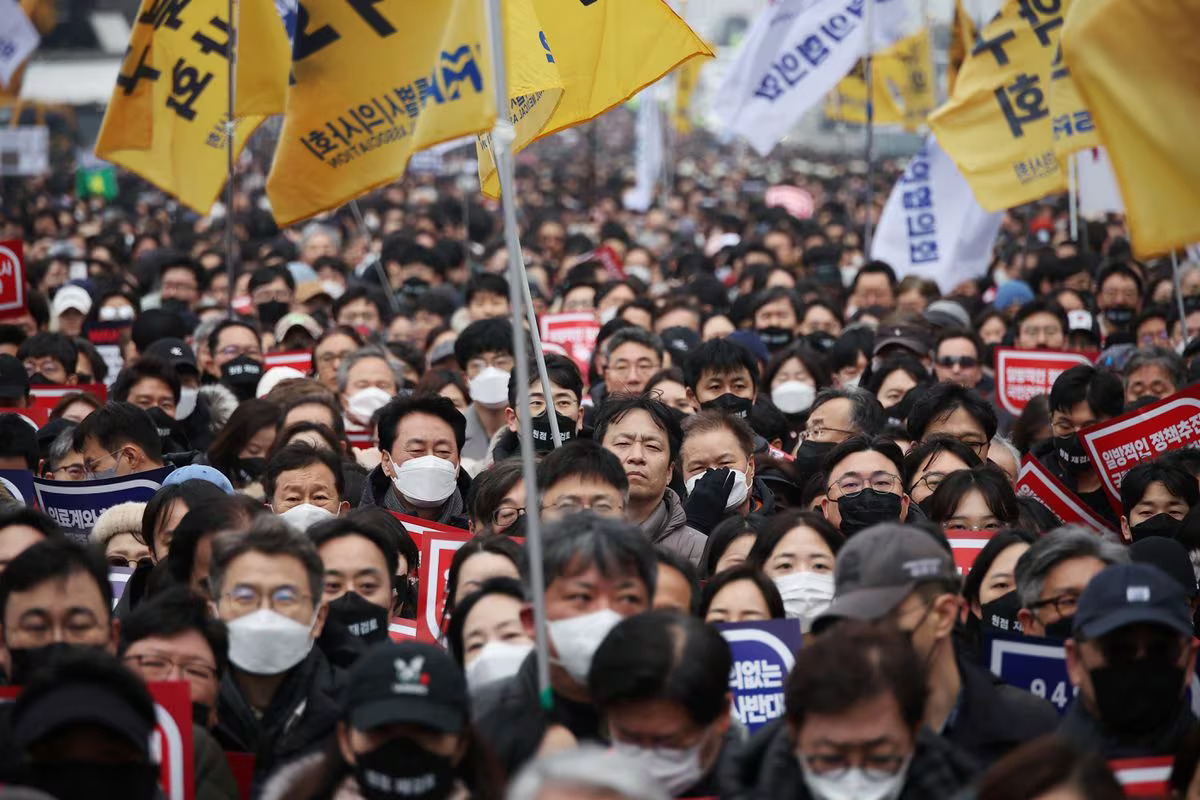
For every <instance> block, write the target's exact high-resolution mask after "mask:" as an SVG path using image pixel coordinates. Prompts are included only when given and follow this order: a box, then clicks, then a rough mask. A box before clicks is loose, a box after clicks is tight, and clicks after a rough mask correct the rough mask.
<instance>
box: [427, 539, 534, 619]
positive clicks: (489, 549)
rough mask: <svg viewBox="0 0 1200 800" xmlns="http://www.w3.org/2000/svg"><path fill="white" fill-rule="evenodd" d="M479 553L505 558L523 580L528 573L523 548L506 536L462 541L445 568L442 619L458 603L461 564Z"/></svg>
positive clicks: (527, 564)
mask: <svg viewBox="0 0 1200 800" xmlns="http://www.w3.org/2000/svg"><path fill="white" fill-rule="evenodd" d="M479 553H491V554H492V555H497V556H501V557H503V558H507V559H508V560H509V561H511V562H512V564H513V566H514V567H516V568H517V574H518V575H520V576H521V580H525V579H526V576H527V575H528V574H529V562H528V560H527V558H526V555H525V548H523V547H521V545H519V544H517V543H516V542H514V541H513V540H512V539H510V538H508V537H507V536H486V535H480V536H475V537H474V538H472V539H469V540H468V541H466V542H464V543H463V545H462V547H460V548H458V549H457V550H455V551H454V556H453V557H452V558H451V559H450V567H449V568H448V569H447V570H446V602H445V608H444V609H443V610H442V617H443V619H445V618H447V617H448V616H449V615H450V614H451V613H453V611H454V608H455V606H457V604H458V574H459V573H460V572H461V571H462V567H463V564H465V563H467V559H469V558H470V557H471V556H474V555H478V554H479Z"/></svg>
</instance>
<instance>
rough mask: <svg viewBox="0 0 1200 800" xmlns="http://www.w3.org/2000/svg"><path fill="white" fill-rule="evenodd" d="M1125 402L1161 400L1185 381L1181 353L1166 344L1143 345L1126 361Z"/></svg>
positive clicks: (1185, 371) (1122, 375) (1180, 386)
mask: <svg viewBox="0 0 1200 800" xmlns="http://www.w3.org/2000/svg"><path fill="white" fill-rule="evenodd" d="M1121 378H1122V380H1123V381H1124V382H1125V403H1126V404H1127V405H1128V404H1133V403H1136V402H1139V401H1142V400H1145V399H1147V398H1153V399H1155V400H1162V399H1163V398H1164V397H1166V396H1168V395H1172V394H1175V392H1177V391H1179V390H1180V389H1181V388H1183V387H1184V386H1185V385H1186V384H1187V364H1185V363H1184V361H1183V358H1182V356H1180V355H1179V354H1178V353H1176V352H1175V351H1174V350H1168V349H1167V348H1165V347H1142V348H1139V349H1137V350H1135V351H1134V353H1133V355H1131V356H1130V357H1129V360H1128V361H1126V362H1125V369H1124V370H1123V371H1122V373H1121Z"/></svg>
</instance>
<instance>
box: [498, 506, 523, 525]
mask: <svg viewBox="0 0 1200 800" xmlns="http://www.w3.org/2000/svg"><path fill="white" fill-rule="evenodd" d="M523 516H525V509H524V508H516V507H515V506H500V507H499V508H497V509H496V510H495V511H493V512H492V524H493V525H500V526H501V527H505V528H507V527H508V526H509V525H512V524H513V523H514V522H516V521H517V520H518V519H520V518H521V517H523Z"/></svg>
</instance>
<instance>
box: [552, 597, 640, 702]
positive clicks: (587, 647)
mask: <svg viewBox="0 0 1200 800" xmlns="http://www.w3.org/2000/svg"><path fill="white" fill-rule="evenodd" d="M622 619H624V617H622V616H621V615H620V614H618V613H617V612H615V611H613V610H612V609H610V608H605V609H602V610H600V611H593V612H592V613H591V614H584V615H583V616H581V617H571V618H570V619H558V620H554V621H553V622H551V623H549V628H550V641H552V642H554V649H555V650H556V651H557V652H558V663H559V664H560V665H562V668H563V669H565V670H566V671H567V674H568V675H570V676H571V677H572V678H574V679H575V681H576V682H578V683H581V684H583V685H584V686H586V685H587V678H588V670H590V669H591V668H592V657H593V656H595V655H596V650H597V649H599V647H600V643H601V642H602V641H604V637H605V636H608V632H609V631H611V630H612V629H613V628H615V627H616V626H617V623H618V622H620V621H621V620H622Z"/></svg>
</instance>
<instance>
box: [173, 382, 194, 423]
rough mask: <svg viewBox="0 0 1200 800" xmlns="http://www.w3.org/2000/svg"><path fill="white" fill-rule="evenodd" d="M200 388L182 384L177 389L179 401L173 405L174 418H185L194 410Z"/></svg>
mask: <svg viewBox="0 0 1200 800" xmlns="http://www.w3.org/2000/svg"><path fill="white" fill-rule="evenodd" d="M199 396H200V389H199V388H197V387H195V386H184V387H183V388H182V389H180V390H179V403H178V404H177V405H176V406H175V419H187V418H188V417H190V416H191V415H192V412H193V411H195V410H196V398H198V397H199Z"/></svg>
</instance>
